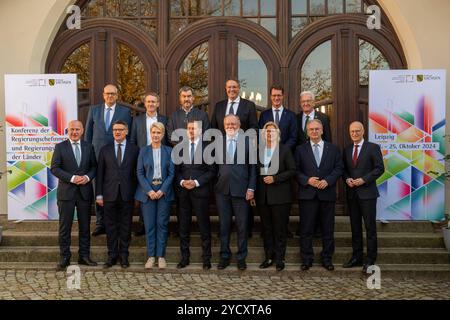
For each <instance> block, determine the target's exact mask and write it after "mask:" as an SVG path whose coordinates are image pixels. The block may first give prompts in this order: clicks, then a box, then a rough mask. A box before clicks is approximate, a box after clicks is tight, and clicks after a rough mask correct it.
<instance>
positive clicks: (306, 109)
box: [297, 91, 331, 145]
mask: <svg viewBox="0 0 450 320" xmlns="http://www.w3.org/2000/svg"><path fill="white" fill-rule="evenodd" d="M315 106H316V104H315V96H314V93H312V92H311V91H304V92H302V93H300V110H301V111H300V113H299V114H298V115H297V127H298V137H297V145H301V144H303V143H305V142H306V141H308V140H309V137H308V134H307V132H306V130H305V129H306V124H307V123H308V122H309V121H310V120H312V119H319V120H320V122H322V125H323V135H322V140H323V141H327V142H331V128H330V119H329V118H328V116H327V115H326V114H325V113H322V112H319V111H316V110H315V109H314V108H315Z"/></svg>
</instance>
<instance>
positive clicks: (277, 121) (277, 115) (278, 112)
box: [275, 109, 280, 126]
mask: <svg viewBox="0 0 450 320" xmlns="http://www.w3.org/2000/svg"><path fill="white" fill-rule="evenodd" d="M275 123H276V124H277V126H279V125H280V110H279V109H276V110H275Z"/></svg>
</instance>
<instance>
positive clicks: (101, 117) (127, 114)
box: [85, 84, 132, 237]
mask: <svg viewBox="0 0 450 320" xmlns="http://www.w3.org/2000/svg"><path fill="white" fill-rule="evenodd" d="M117 98H118V95H117V87H116V86H115V85H112V84H108V85H106V86H105V88H104V89H103V100H104V101H105V102H104V103H102V104H99V105H96V106H92V107H90V109H89V114H88V118H87V121H86V135H85V140H86V141H87V142H89V143H91V144H92V145H93V146H94V150H95V155H96V157H97V159H98V155H99V154H100V149H101V148H102V147H103V146H105V145H107V144H109V143H113V142H114V138H113V132H112V124H113V123H114V122H116V121H119V120H120V121H124V122H126V124H127V125H128V128H131V122H132V119H131V111H130V109H129V108H127V107H125V106H122V105H120V104H118V103H117ZM96 216H97V222H96V228H95V230H94V232H93V233H92V235H93V236H94V237H95V236H98V235H101V234H105V223H104V220H103V208H102V207H100V206H97V208H96Z"/></svg>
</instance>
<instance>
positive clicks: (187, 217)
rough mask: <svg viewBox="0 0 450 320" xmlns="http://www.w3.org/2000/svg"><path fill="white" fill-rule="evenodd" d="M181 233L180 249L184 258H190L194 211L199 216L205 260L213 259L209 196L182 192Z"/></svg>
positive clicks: (180, 196) (180, 210) (180, 209)
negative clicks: (195, 195)
mask: <svg viewBox="0 0 450 320" xmlns="http://www.w3.org/2000/svg"><path fill="white" fill-rule="evenodd" d="M179 199H180V202H179V203H180V207H179V212H180V216H179V220H178V221H179V224H180V228H179V233H180V250H181V257H182V258H183V259H189V257H190V251H189V245H190V234H191V224H192V211H194V212H195V215H196V216H197V223H198V227H199V229H200V236H201V239H202V258H203V261H205V262H206V261H210V260H211V223H210V219H209V198H197V197H194V196H193V194H192V192H190V191H187V192H182V193H180V194H179Z"/></svg>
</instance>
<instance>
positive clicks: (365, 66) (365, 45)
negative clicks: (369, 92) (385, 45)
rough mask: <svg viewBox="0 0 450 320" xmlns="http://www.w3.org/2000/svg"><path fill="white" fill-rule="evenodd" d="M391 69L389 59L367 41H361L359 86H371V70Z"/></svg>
mask: <svg viewBox="0 0 450 320" xmlns="http://www.w3.org/2000/svg"><path fill="white" fill-rule="evenodd" d="M388 69H390V67H389V63H388V61H387V59H386V58H385V57H384V56H383V54H382V53H381V52H380V50H378V49H377V48H376V47H375V46H373V45H372V44H371V43H370V42H367V41H365V40H361V39H360V40H359V84H360V85H361V86H368V85H369V71H370V70H388Z"/></svg>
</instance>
